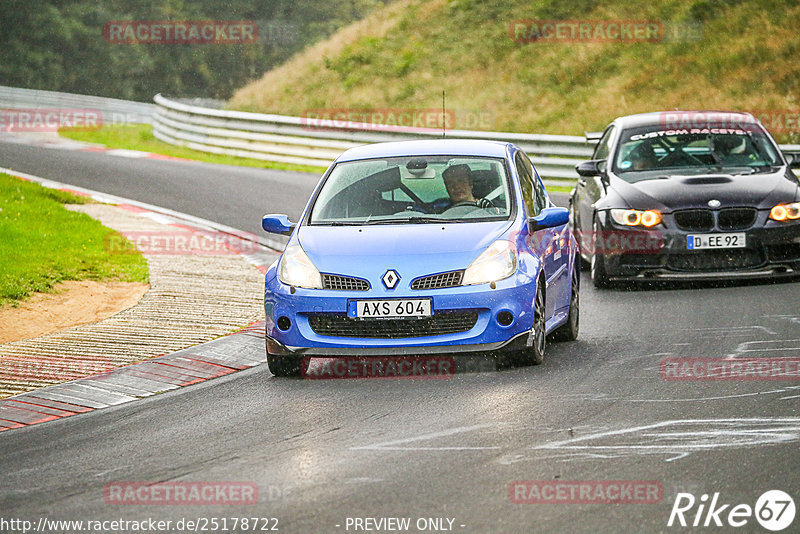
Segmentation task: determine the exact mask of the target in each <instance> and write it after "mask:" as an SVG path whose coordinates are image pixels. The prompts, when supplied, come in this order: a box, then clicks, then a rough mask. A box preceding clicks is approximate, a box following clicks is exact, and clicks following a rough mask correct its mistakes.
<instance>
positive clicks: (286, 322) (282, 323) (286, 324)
mask: <svg viewBox="0 0 800 534" xmlns="http://www.w3.org/2000/svg"><path fill="white" fill-rule="evenodd" d="M291 327H292V321H291V319H289V318H288V317H286V316H285V315H282V316H280V317H278V328H280V329H281V330H283V331H286V330H289V329H290V328H291Z"/></svg>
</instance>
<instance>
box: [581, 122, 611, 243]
mask: <svg viewBox="0 0 800 534" xmlns="http://www.w3.org/2000/svg"><path fill="white" fill-rule="evenodd" d="M613 138H614V125H613V124H612V125H611V126H609V127H608V128H606V131H605V132H603V136H602V137H601V138H600V141H599V142H598V143H597V147H595V149H594V154H593V155H592V159H593V160H600V161H604V162H605V163H604V164H603V166H605V165H607V164H608V158H609V155H610V153H611V143H612V140H613ZM603 195H605V186H604V185H603V181H602V179H601V178H600V176H589V177H586V176H579V177H578V183H577V185H576V186H575V197H574V198H575V200H574V201H573V203H574V204H575V206H573V209H574V210H575V213H576V215H577V219H578V220H577V221H576V222H577V225H576V227H575V231H576V233H577V235H576V236H575V238H576V239H577V240H578V242H579V243H580V245H581V250H582V251H583V253H584V254H589V255H591V254H593V249H594V238H595V236H594V233H593V228H592V224H593V223H594V206H595V203H596V202H597V201H598V200H600V198H602V197H603Z"/></svg>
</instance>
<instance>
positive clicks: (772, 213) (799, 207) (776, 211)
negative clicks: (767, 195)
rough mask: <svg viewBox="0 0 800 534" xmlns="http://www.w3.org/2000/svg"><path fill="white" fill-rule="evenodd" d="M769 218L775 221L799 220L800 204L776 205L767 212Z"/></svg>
mask: <svg viewBox="0 0 800 534" xmlns="http://www.w3.org/2000/svg"><path fill="white" fill-rule="evenodd" d="M769 218H770V219H772V220H775V221H796V220H797V219H800V202H792V203H791V204H778V205H777V206H775V207H774V208H772V209H771V210H769Z"/></svg>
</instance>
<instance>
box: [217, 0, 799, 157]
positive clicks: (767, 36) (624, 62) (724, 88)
mask: <svg viewBox="0 0 800 534" xmlns="http://www.w3.org/2000/svg"><path fill="white" fill-rule="evenodd" d="M799 17H800V4H799V3H798V2H796V1H790V0H663V1H661V2H652V1H651V0H625V1H623V0H611V1H609V2H595V1H591V0H572V1H564V0H537V1H535V2H531V1H530V0H507V1H505V2H486V1H483V0H396V1H395V2H392V3H390V4H388V5H387V6H386V7H385V8H383V9H381V10H378V11H376V12H374V13H372V14H371V15H369V16H368V17H367V19H365V20H364V21H361V22H358V23H355V24H353V25H351V26H349V27H346V28H343V29H342V30H340V31H339V32H337V33H336V34H334V35H333V36H331V38H330V39H328V40H326V41H323V42H321V43H318V44H316V45H313V46H311V47H310V48H308V49H307V50H305V51H304V52H302V53H300V54H298V55H297V56H295V57H294V58H293V59H292V60H290V61H289V62H287V63H285V64H283V65H281V66H280V67H278V68H276V69H273V70H271V71H269V72H267V73H266V74H265V75H264V76H263V77H262V78H261V79H260V80H257V81H254V82H253V83H251V84H249V85H247V86H245V87H243V88H241V89H240V90H238V91H237V92H236V94H235V95H234V96H233V98H232V99H231V102H230V106H229V107H230V108H231V109H239V110H244V111H256V112H262V113H280V114H285V115H298V116H301V115H303V114H304V113H306V112H308V111H310V110H318V109H319V108H326V109H329V110H331V109H336V110H342V109H344V110H348V109H349V110H361V111H377V110H381V109H387V108H388V109H406V110H427V109H439V108H441V105H442V91H443V90H445V91H446V94H447V108H448V109H449V110H452V111H453V112H454V113H455V122H456V124H455V127H456V128H459V127H461V125H462V124H463V125H467V124H469V123H470V121H469V119H470V118H472V119H475V118H476V117H478V116H480V117H482V119H481V120H480V121H478V122H479V123H480V124H479V126H478V127H474V128H467V129H474V130H493V131H510V132H534V133H548V134H568V135H582V134H583V133H584V131H598V130H601V129H603V128H604V127H605V126H606V125H607V124H608V123H609V122H610V121H611V120H613V119H614V118H615V117H618V116H620V115H627V114H631V113H638V112H644V111H661V110H672V109H676V108H677V109H683V110H692V109H732V110H745V111H758V112H765V111H772V112H774V113H776V114H777V115H779V116H784V117H785V118H787V119H788V118H789V117H794V119H793V120H795V121H796V116H797V110H798V109H800V100H799V99H798V96H797V95H799V94H800V77H798V76H797V75H796V74H797V71H798V69H797V57H798V53H800V40H798V39H797V28H796V21H797V20H798V18H799ZM524 19H529V20H539V21H543V20H581V21H590V20H607V21H608V20H620V19H623V20H639V21H654V22H655V23H659V24H661V25H662V28H663V31H662V32H661V35H662V37H663V38H661V39H659V40H658V42H619V41H612V42H565V41H560V42H559V41H552V40H551V41H540V42H530V43H525V42H515V41H514V40H513V39H512V35H509V27H510V24H511V23H512V22H513V21H519V20H524ZM792 110H794V113H793V114H792ZM459 121H460V122H459ZM472 122H475V121H472ZM787 130H789V129H788V128H787ZM791 130H793V131H784V132H781V131H773V134H775V136H776V138H777V139H778V140H779V141H781V142H798V141H800V132H799V131H798V128H797V126H796V122H795V126H794V127H793V128H792V129H791Z"/></svg>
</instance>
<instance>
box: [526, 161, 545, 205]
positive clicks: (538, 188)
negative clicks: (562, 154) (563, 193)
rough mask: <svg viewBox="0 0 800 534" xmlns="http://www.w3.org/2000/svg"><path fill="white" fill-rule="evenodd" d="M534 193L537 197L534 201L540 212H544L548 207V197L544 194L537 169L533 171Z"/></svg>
mask: <svg viewBox="0 0 800 534" xmlns="http://www.w3.org/2000/svg"><path fill="white" fill-rule="evenodd" d="M525 159H527V158H525ZM531 167H532V166H531ZM533 191H534V195H535V197H534V201H535V202H536V205H537V206H538V208H539V210H538V211H542V210H543V209H545V208H546V207H547V195H546V194H545V192H544V187H542V181H541V180H540V179H539V172H538V171H537V170H536V169H533Z"/></svg>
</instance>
